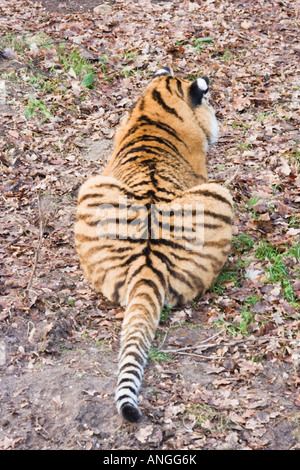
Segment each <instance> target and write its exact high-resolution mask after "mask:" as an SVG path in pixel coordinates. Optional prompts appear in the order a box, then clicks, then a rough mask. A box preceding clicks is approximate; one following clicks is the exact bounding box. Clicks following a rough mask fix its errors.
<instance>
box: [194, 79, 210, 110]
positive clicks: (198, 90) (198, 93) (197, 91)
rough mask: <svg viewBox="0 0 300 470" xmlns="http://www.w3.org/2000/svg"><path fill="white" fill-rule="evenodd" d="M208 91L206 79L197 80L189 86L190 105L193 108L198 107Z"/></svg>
mask: <svg viewBox="0 0 300 470" xmlns="http://www.w3.org/2000/svg"><path fill="white" fill-rule="evenodd" d="M208 89H209V80H208V78H207V77H202V78H197V80H195V81H194V82H193V83H192V84H191V86H190V90H189V95H190V100H191V105H192V107H193V108H196V106H199V105H200V104H201V103H202V98H203V96H204V95H206V93H207V92H208Z"/></svg>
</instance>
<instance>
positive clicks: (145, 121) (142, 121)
mask: <svg viewBox="0 0 300 470" xmlns="http://www.w3.org/2000/svg"><path fill="white" fill-rule="evenodd" d="M148 125H149V126H154V127H156V128H157V129H160V130H163V131H165V132H167V133H168V134H169V135H171V136H172V137H174V138H175V139H177V140H178V141H179V142H181V143H182V144H184V145H185V147H186V148H188V146H187V144H186V143H185V142H184V140H182V139H181V138H180V137H179V136H178V135H177V133H176V132H175V130H174V129H173V128H172V127H171V126H169V125H168V124H166V123H164V122H161V121H153V120H152V119H151V118H149V117H148V116H146V115H144V114H143V115H142V116H140V117H139V118H138V121H137V124H134V125H133V126H132V127H131V128H130V129H129V130H128V132H127V133H126V134H125V136H124V137H123V139H122V141H121V142H123V141H124V140H125V139H127V137H131V136H132V134H134V133H135V132H136V131H137V130H140V128H141V127H143V126H148Z"/></svg>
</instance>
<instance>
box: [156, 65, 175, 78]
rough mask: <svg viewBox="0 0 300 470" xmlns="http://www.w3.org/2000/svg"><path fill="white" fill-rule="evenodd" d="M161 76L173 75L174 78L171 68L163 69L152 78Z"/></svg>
mask: <svg viewBox="0 0 300 470" xmlns="http://www.w3.org/2000/svg"><path fill="white" fill-rule="evenodd" d="M160 75H172V77H174V72H173V70H172V69H171V67H161V68H160V69H159V70H157V71H156V72H155V74H154V75H153V76H152V78H155V77H159V76H160Z"/></svg>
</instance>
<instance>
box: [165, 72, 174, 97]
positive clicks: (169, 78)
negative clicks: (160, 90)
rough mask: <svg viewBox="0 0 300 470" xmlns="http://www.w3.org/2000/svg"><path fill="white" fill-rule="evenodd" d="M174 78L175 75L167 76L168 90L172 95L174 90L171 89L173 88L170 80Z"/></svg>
mask: <svg viewBox="0 0 300 470" xmlns="http://www.w3.org/2000/svg"><path fill="white" fill-rule="evenodd" d="M172 79H173V77H170V76H168V77H167V78H166V88H167V90H168V92H169V93H170V94H171V95H172V90H171V88H170V81H171V80H172Z"/></svg>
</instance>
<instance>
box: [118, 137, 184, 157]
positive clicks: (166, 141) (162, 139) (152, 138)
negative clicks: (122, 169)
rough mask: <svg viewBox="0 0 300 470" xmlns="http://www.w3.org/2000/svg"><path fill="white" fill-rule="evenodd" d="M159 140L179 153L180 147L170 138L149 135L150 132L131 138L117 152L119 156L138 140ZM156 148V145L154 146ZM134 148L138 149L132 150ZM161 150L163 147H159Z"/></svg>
mask: <svg viewBox="0 0 300 470" xmlns="http://www.w3.org/2000/svg"><path fill="white" fill-rule="evenodd" d="M144 141H145V142H159V143H160V144H164V145H166V146H167V147H169V148H170V149H171V150H173V151H174V152H175V153H176V154H178V153H179V152H178V149H177V147H176V146H175V145H174V144H173V143H172V142H170V140H168V139H165V138H163V137H158V136H153V135H148V134H144V135H142V136H140V137H137V138H136V139H133V140H131V141H130V142H128V143H127V144H126V145H125V146H124V147H121V148H120V150H119V151H118V153H117V156H119V155H120V154H121V153H122V152H124V150H126V149H127V148H128V147H132V146H133V145H135V144H137V143H138V142H144ZM154 148H156V147H154ZM134 150H136V149H134V148H133V149H132V150H131V152H133V151H134ZM159 150H161V151H162V149H160V148H159ZM126 155H127V153H126Z"/></svg>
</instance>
